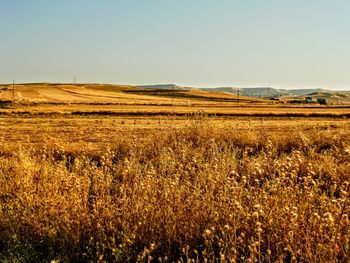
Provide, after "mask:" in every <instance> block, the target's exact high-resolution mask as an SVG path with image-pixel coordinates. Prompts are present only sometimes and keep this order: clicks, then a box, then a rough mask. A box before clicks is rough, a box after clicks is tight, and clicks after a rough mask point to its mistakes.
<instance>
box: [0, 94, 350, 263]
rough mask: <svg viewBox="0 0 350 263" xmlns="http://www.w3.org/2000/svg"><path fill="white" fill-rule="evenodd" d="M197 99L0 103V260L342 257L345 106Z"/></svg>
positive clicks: (347, 237)
mask: <svg viewBox="0 0 350 263" xmlns="http://www.w3.org/2000/svg"><path fill="white" fill-rule="evenodd" d="M79 92H81V90H79ZM89 92H90V91H89ZM106 92H107V91H106ZM108 92H110V91H108ZM41 94H42V93H41ZM79 96H80V95H79ZM123 96H124V95H123ZM133 96H137V95H134V94H133ZM140 96H145V95H140ZM217 96H219V95H217ZM220 96H222V95H220ZM202 97H203V96H201V98H199V99H198V98H196V99H191V100H190V103H188V102H186V103H187V104H186V105H180V104H181V103H183V102H184V101H183V99H182V98H180V99H179V98H175V99H173V98H172V99H171V103H172V104H171V105H168V106H166V105H163V107H162V106H161V105H150V104H149V102H147V103H146V104H147V105H140V104H139V101H138V102H135V101H133V100H131V99H130V98H129V101H128V104H130V105H129V106H127V105H120V104H119V105H117V103H120V102H119V101H113V102H108V103H109V104H106V102H103V103H102V102H100V103H102V104H103V105H101V104H98V103H97V102H96V101H94V102H93V103H92V102H86V101H84V102H79V103H77V104H74V103H72V102H67V101H60V102H57V101H56V102H55V103H54V102H52V101H51V102H45V103H44V102H38V101H36V102H35V104H33V103H34V102H33V101H22V100H16V101H12V102H11V103H10V102H9V103H7V104H5V103H4V104H3V108H2V109H0V261H3V262H51V261H56V262H135V261H139V262H149V261H154V262H177V261H180V262H204V261H208V262H237V261H238V262H276V261H283V262H285V261H287V262H294V261H302V262H348V261H349V258H350V221H349V214H350V203H349V193H350V129H349V128H350V120H349V119H348V115H347V114H348V111H347V108H344V107H342V108H339V107H327V108H322V107H313V108H312V107H311V108H305V107H304V108H303V107H286V106H285V105H275V104H271V105H266V104H257V102H253V104H254V105H251V104H250V103H246V104H244V105H237V102H236V104H235V103H234V102H232V101H228V102H227V101H224V102H223V101H211V100H207V101H205V100H203V98H202ZM165 99H167V98H165ZM220 99H222V98H220ZM230 99H231V98H230ZM156 102H157V100H156V99H154V100H153V98H152V104H154V103H156ZM111 103H112V104H111ZM159 103H160V102H159ZM162 103H163V102H162ZM167 103H168V102H167ZM259 103H260V102H259ZM264 103H265V102H264ZM188 104H191V105H192V106H189V105H188ZM174 105H175V106H174ZM176 105H177V106H176ZM194 105H197V107H198V108H196V106H194ZM128 107H129V108H128ZM137 107H141V108H137ZM176 107H179V108H176ZM180 108H181V109H184V111H181V110H180ZM154 109H160V110H159V111H155V110H154ZM218 109H221V110H222V113H225V114H220V111H218ZM210 110H212V112H210ZM208 111H209V112H208ZM122 112H124V113H122ZM227 113H229V114H227ZM259 113H260V114H259ZM266 113H269V114H266ZM271 113H274V114H271ZM291 113H293V114H291ZM295 113H300V114H295ZM315 113H318V114H316V115H315ZM313 114H314V115H313Z"/></svg>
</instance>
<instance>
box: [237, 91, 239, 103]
mask: <svg viewBox="0 0 350 263" xmlns="http://www.w3.org/2000/svg"><path fill="white" fill-rule="evenodd" d="M237 102H239V89H238V90H237Z"/></svg>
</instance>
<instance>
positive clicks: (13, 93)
mask: <svg viewBox="0 0 350 263" xmlns="http://www.w3.org/2000/svg"><path fill="white" fill-rule="evenodd" d="M14 98H15V80H13V81H12V99H14Z"/></svg>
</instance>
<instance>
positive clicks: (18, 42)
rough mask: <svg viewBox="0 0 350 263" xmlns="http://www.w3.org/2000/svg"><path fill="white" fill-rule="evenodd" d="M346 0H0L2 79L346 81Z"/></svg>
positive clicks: (349, 25) (349, 48) (349, 77)
mask: <svg viewBox="0 0 350 263" xmlns="http://www.w3.org/2000/svg"><path fill="white" fill-rule="evenodd" d="M349 11H350V1H348V0H248V1H243V0H220V1H213V0H192V1H189V0H176V1H175V0H174V1H172V0H123V1H122V0H114V1H112V0H104V1H101V0H60V1H47V0H33V1H28V0H0V83H10V82H12V80H16V82H72V81H73V77H77V82H96V83H121V84H156V83H176V84H179V85H188V86H200V87H213V86H242V87H250V86H272V87H276V88H306V87H310V88H311V87H321V88H329V89H350V74H349V73H350V72H349V71H350V15H349Z"/></svg>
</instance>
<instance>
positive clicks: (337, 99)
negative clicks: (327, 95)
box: [337, 91, 339, 104]
mask: <svg viewBox="0 0 350 263" xmlns="http://www.w3.org/2000/svg"><path fill="white" fill-rule="evenodd" d="M337 104H339V93H338V91H337Z"/></svg>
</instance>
